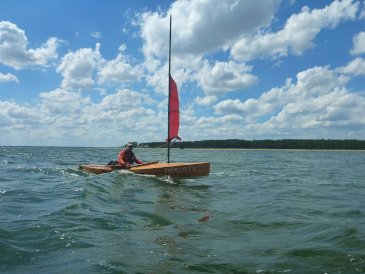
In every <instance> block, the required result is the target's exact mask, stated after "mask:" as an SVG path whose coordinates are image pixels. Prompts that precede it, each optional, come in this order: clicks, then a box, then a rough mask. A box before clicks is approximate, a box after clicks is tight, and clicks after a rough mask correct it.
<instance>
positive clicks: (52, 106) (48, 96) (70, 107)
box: [39, 89, 91, 115]
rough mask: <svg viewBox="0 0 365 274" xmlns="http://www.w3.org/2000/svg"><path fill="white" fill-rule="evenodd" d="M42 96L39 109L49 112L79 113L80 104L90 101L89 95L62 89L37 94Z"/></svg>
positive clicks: (80, 109)
mask: <svg viewBox="0 0 365 274" xmlns="http://www.w3.org/2000/svg"><path fill="white" fill-rule="evenodd" d="M39 96H40V97H41V98H42V103H41V110H42V111H44V112H46V113H49V114H56V115H59V114H81V112H82V106H83V105H87V104H89V103H90V102H91V100H90V98H89V97H86V98H83V97H82V96H81V94H79V93H75V92H70V91H67V90H63V89H56V90H54V91H51V92H42V93H40V94H39Z"/></svg>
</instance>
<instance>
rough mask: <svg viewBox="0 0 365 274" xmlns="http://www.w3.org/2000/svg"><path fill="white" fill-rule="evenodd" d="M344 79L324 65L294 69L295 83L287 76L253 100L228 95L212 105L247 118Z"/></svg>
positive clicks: (316, 93) (327, 88)
mask: <svg viewBox="0 0 365 274" xmlns="http://www.w3.org/2000/svg"><path fill="white" fill-rule="evenodd" d="M348 80H349V78H348V77H346V76H343V75H339V76H337V75H336V73H335V72H334V71H331V70H329V69H328V67H315V68H312V69H308V70H306V71H303V72H300V73H298V74H297V84H296V85H294V84H292V80H291V79H287V81H286V84H285V86H283V87H281V88H272V89H271V90H269V91H268V92H265V93H263V94H262V95H261V96H260V97H259V98H258V99H257V100H256V99H252V98H251V99H248V100H247V101H245V102H244V103H242V102H241V101H240V100H239V99H236V100H230V99H229V100H225V101H222V102H220V103H218V104H217V105H215V106H214V107H213V108H214V109H215V111H216V113H218V114H231V113H232V114H234V113H241V114H248V115H249V117H248V118H249V119H250V118H252V117H260V116H265V115H268V114H273V113H274V112H276V111H279V110H280V109H281V108H282V107H283V106H285V105H287V104H289V103H292V102H296V101H306V100H308V99H309V98H311V97H316V96H322V95H325V94H328V93H329V92H331V90H332V89H333V88H335V87H338V86H344V85H345V84H346V83H347V81H348ZM250 116H251V117H250Z"/></svg>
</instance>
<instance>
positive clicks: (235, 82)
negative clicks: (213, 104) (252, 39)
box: [196, 61, 258, 96]
mask: <svg viewBox="0 0 365 274" xmlns="http://www.w3.org/2000/svg"><path fill="white" fill-rule="evenodd" d="M250 70H251V67H249V66H246V65H245V64H244V63H243V64H238V63H236V62H233V61H229V62H227V63H226V62H216V63H215V65H214V66H213V67H211V66H210V65H209V62H208V61H205V63H204V67H203V68H202V69H201V70H200V71H199V72H198V73H197V74H196V76H197V79H198V83H199V85H200V86H201V87H202V88H203V90H204V92H205V94H206V95H207V96H215V95H224V94H225V93H226V92H227V91H233V90H239V89H247V88H250V87H252V86H253V85H255V84H256V82H257V80H258V78H257V77H256V76H253V75H251V74H249V73H247V72H248V71H250Z"/></svg>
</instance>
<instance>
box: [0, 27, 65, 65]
mask: <svg viewBox="0 0 365 274" xmlns="http://www.w3.org/2000/svg"><path fill="white" fill-rule="evenodd" d="M58 42H59V41H58V40H57V38H50V39H49V40H48V41H47V42H46V43H45V44H43V45H42V47H40V48H37V49H29V50H27V44H28V40H27V37H26V36H25V34H24V31H23V30H21V29H19V28H18V27H17V26H16V25H15V24H13V23H11V22H7V21H1V22H0V62H1V63H3V64H4V65H7V66H10V67H12V68H14V69H17V70H19V69H22V68H25V67H27V66H37V65H39V66H45V65H47V62H48V60H49V59H56V58H58V55H57V53H56V49H57V46H58Z"/></svg>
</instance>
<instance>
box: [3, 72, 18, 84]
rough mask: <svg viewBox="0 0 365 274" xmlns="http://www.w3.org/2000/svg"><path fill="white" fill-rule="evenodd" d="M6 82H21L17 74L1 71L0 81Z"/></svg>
mask: <svg viewBox="0 0 365 274" xmlns="http://www.w3.org/2000/svg"><path fill="white" fill-rule="evenodd" d="M5 82H17V83H19V80H18V78H17V77H16V76H15V75H13V74H11V73H8V74H2V73H1V72H0V83H5Z"/></svg>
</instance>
